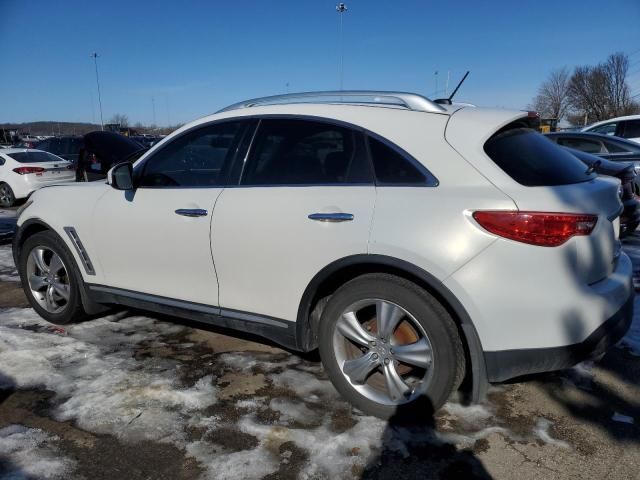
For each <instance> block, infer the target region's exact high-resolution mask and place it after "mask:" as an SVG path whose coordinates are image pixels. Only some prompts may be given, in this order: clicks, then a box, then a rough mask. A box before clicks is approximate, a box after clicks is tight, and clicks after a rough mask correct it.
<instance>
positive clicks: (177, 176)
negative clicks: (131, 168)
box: [140, 122, 244, 187]
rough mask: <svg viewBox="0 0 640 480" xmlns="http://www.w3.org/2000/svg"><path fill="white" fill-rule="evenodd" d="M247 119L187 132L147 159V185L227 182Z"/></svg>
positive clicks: (142, 181) (144, 175)
mask: <svg viewBox="0 0 640 480" xmlns="http://www.w3.org/2000/svg"><path fill="white" fill-rule="evenodd" d="M243 125H244V122H226V123H218V124H215V125H210V126H207V127H203V128H199V129H198V130H195V131H193V132H190V133H187V134H185V135H183V136H181V137H179V138H177V139H175V140H173V141H172V142H170V143H169V144H167V145H166V146H165V147H164V148H162V149H161V150H160V151H158V152H157V153H156V154H154V155H153V156H152V157H151V158H149V159H148V160H147V161H145V162H144V165H143V166H142V168H143V169H144V170H143V173H142V176H141V179H140V185H141V186H143V187H169V186H172V187H200V186H212V185H224V184H225V183H226V177H227V175H226V173H227V171H228V169H229V167H230V166H231V162H232V161H233V157H234V155H235V152H236V146H237V143H238V141H239V139H240V136H241V133H242V130H243Z"/></svg>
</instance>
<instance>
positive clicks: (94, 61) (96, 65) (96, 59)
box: [91, 52, 104, 130]
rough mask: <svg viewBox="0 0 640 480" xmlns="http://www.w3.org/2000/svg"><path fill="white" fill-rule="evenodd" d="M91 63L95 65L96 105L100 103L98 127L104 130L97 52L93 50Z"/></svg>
mask: <svg viewBox="0 0 640 480" xmlns="http://www.w3.org/2000/svg"><path fill="white" fill-rule="evenodd" d="M91 58H93V63H94V65H95V67H96V85H97V86H98V105H100V129H101V130H104V120H103V119H102V97H101V96H100V77H99V76H98V54H97V53H96V52H93V53H92V54H91Z"/></svg>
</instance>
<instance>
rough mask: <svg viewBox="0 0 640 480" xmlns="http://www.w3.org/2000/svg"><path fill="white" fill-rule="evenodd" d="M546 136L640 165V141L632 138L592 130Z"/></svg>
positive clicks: (564, 143) (602, 155)
mask: <svg viewBox="0 0 640 480" xmlns="http://www.w3.org/2000/svg"><path fill="white" fill-rule="evenodd" d="M546 136H547V138H549V139H551V140H553V141H554V142H556V143H557V144H558V145H561V146H563V147H568V148H573V149H575V150H580V151H582V152H586V153H591V154H593V155H597V156H598V157H600V158H605V159H607V160H611V161H613V162H620V161H622V162H637V163H638V165H640V143H637V142H632V141H631V140H627V139H624V138H618V137H612V136H609V135H605V134H602V133H591V132H556V133H548V134H546Z"/></svg>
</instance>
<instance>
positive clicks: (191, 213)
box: [176, 208, 209, 217]
mask: <svg viewBox="0 0 640 480" xmlns="http://www.w3.org/2000/svg"><path fill="white" fill-rule="evenodd" d="M176 214H178V215H182V216H183V217H206V216H207V215H208V214H209V212H207V211H206V210H204V209H202V208H179V209H178V210H176Z"/></svg>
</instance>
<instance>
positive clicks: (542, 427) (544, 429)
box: [533, 418, 571, 448]
mask: <svg viewBox="0 0 640 480" xmlns="http://www.w3.org/2000/svg"><path fill="white" fill-rule="evenodd" d="M552 425H553V424H552V423H551V421H550V420H547V419H546V418H538V421H537V422H536V426H535V428H534V429H533V432H534V433H535V434H536V435H537V436H538V438H539V439H540V440H542V441H543V442H544V443H548V444H550V445H554V446H556V447H560V448H571V446H570V445H569V444H568V443H567V442H564V441H562V440H558V439H556V438H553V437H552V436H551V435H550V434H549V428H551V426H552Z"/></svg>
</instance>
